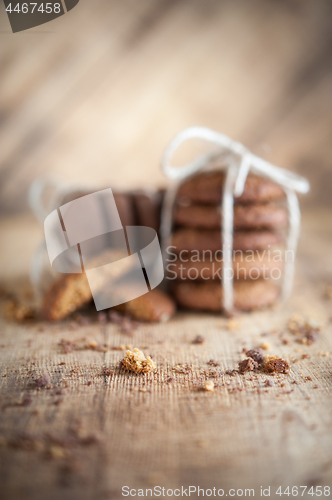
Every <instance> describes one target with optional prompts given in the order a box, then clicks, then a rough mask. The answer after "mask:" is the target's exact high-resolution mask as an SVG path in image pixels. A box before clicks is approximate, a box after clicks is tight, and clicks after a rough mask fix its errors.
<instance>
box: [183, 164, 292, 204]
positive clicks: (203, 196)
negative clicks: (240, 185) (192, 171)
mask: <svg viewBox="0 0 332 500" xmlns="http://www.w3.org/2000/svg"><path fill="white" fill-rule="evenodd" d="M224 182H225V173H224V172H223V171H212V172H204V173H200V174H198V175H196V176H195V177H191V178H190V179H188V180H186V181H185V182H184V183H183V184H182V185H181V186H180V188H179V190H178V194H177V198H178V199H181V198H182V199H185V200H189V201H191V202H192V203H207V204H214V205H217V204H220V202H221V199H222V187H223V185H224ZM284 197H285V193H284V190H283V189H282V188H281V187H280V186H279V185H278V184H275V183H274V182H272V181H270V180H268V179H264V178H263V177H258V176H257V175H254V174H249V175H248V177H247V181H246V184H245V187H244V191H243V193H242V195H241V196H240V197H238V198H235V199H234V202H235V203H241V204H246V203H267V202H269V201H273V200H279V199H282V198H284Z"/></svg>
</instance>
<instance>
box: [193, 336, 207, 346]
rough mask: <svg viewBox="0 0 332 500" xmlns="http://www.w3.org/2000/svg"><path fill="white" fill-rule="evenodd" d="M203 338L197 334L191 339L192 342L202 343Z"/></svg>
mask: <svg viewBox="0 0 332 500" xmlns="http://www.w3.org/2000/svg"><path fill="white" fill-rule="evenodd" d="M204 342H205V338H204V337H203V336H202V335H197V337H195V338H194V340H193V341H192V343H193V344H204Z"/></svg>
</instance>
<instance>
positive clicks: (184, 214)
mask: <svg viewBox="0 0 332 500" xmlns="http://www.w3.org/2000/svg"><path fill="white" fill-rule="evenodd" d="M287 220H288V219H287V210H286V209H285V208H284V207H282V206H278V205H276V204H273V203H267V204H252V205H235V206H234V229H280V228H284V227H286V225H287ZM174 222H175V224H177V225H180V226H187V227H192V228H203V229H219V228H220V226H221V209H220V206H219V205H198V204H194V205H177V206H176V208H175V210H174Z"/></svg>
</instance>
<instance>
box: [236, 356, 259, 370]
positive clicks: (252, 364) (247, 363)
mask: <svg viewBox="0 0 332 500" xmlns="http://www.w3.org/2000/svg"><path fill="white" fill-rule="evenodd" d="M257 368H258V363H257V362H256V361H255V360H254V359H252V358H247V359H244V360H243V361H241V362H240V363H239V371H240V372H241V373H244V372H251V371H253V370H256V369H257Z"/></svg>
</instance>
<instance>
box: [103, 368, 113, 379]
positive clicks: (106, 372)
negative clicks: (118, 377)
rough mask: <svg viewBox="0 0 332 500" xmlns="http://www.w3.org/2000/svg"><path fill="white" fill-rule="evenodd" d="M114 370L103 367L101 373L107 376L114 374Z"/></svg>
mask: <svg viewBox="0 0 332 500" xmlns="http://www.w3.org/2000/svg"><path fill="white" fill-rule="evenodd" d="M114 373H115V371H114V370H111V369H110V368H103V371H102V374H103V375H105V376H106V377H109V376H111V375H114Z"/></svg>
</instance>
